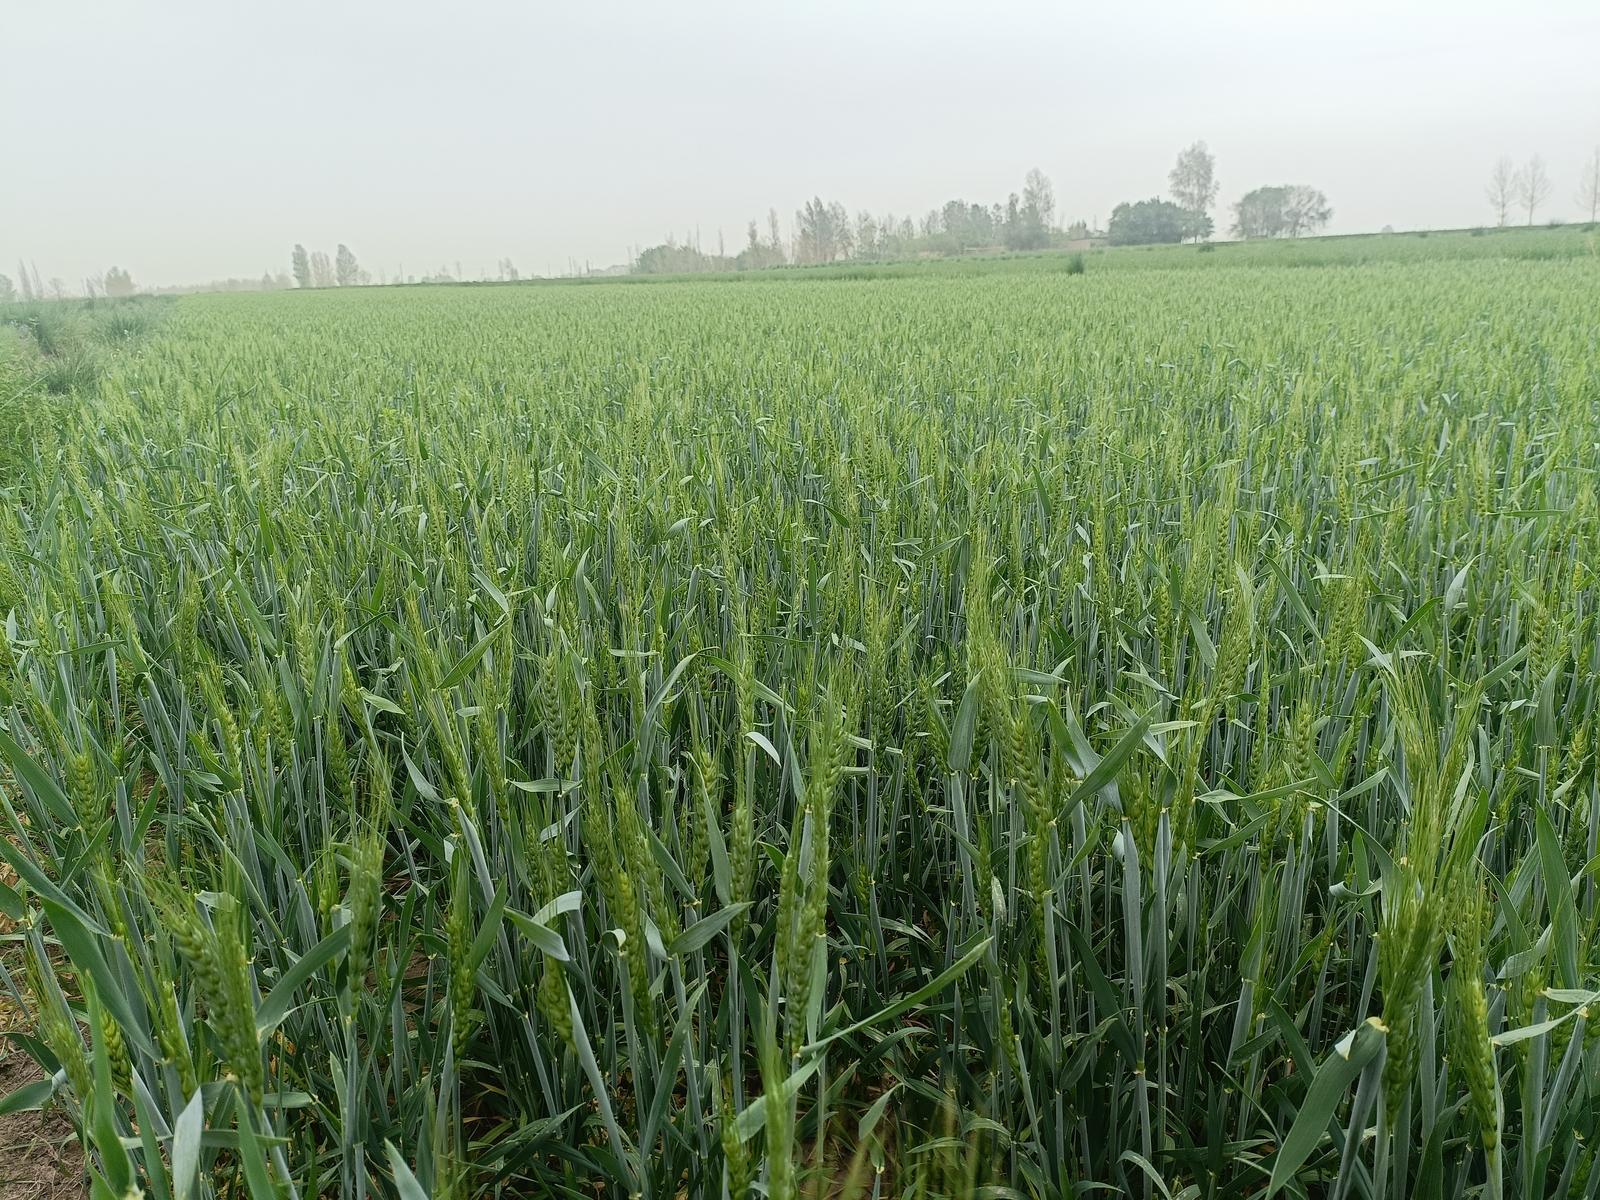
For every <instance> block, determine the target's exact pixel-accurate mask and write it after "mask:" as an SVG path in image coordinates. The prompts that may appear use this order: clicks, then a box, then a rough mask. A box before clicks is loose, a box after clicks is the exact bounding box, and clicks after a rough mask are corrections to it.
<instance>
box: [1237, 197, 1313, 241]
mask: <svg viewBox="0 0 1600 1200" xmlns="http://www.w3.org/2000/svg"><path fill="white" fill-rule="evenodd" d="M1332 217H1333V209H1332V207H1330V206H1329V204H1328V198H1327V197H1326V196H1324V195H1323V194H1322V193H1321V192H1320V191H1318V190H1317V189H1316V188H1313V187H1306V186H1305V185H1304V184H1292V185H1291V184H1283V185H1280V186H1277V187H1258V188H1256V189H1255V190H1254V191H1252V192H1247V193H1245V195H1243V196H1242V197H1240V199H1239V201H1238V203H1236V204H1235V205H1234V206H1233V232H1234V233H1235V234H1237V235H1238V236H1239V237H1243V238H1263V237H1299V236H1300V235H1301V234H1302V233H1312V232H1314V231H1316V230H1318V229H1321V228H1322V227H1323V226H1324V225H1326V224H1327V223H1328V222H1329V220H1331V219H1332Z"/></svg>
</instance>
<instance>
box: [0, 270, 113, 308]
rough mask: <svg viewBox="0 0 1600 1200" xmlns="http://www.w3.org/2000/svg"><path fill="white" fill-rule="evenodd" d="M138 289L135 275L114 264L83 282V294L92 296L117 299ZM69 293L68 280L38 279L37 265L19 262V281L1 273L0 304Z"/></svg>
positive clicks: (63, 295)
mask: <svg viewBox="0 0 1600 1200" xmlns="http://www.w3.org/2000/svg"><path fill="white" fill-rule="evenodd" d="M138 290H139V289H138V288H136V287H135V286H134V283H133V276H132V275H130V274H129V273H128V272H127V271H125V270H123V269H122V268H121V267H112V268H110V269H109V270H108V271H106V272H105V273H104V274H102V275H91V276H89V277H87V278H86V279H84V281H83V294H84V295H85V296H87V297H89V298H91V299H93V298H94V297H95V296H110V297H112V298H113V299H118V298H121V297H123V296H131V295H133V294H134V293H135V292H136V291H138ZM70 294H71V292H70V289H69V288H68V286H67V282H66V280H64V279H59V278H52V279H50V280H49V281H48V282H46V281H45V280H42V279H40V278H39V268H38V267H37V266H34V265H32V264H29V263H25V262H22V261H20V260H19V261H18V263H17V281H16V282H12V279H11V277H10V276H9V275H0V304H12V303H15V302H16V301H18V300H21V301H23V302H24V303H29V302H31V301H34V300H65V299H66V298H67V296H68V295H70Z"/></svg>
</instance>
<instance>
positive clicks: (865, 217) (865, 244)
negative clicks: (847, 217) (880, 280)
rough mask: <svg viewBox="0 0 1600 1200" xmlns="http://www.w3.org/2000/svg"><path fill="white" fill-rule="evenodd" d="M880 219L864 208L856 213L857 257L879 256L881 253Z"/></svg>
mask: <svg viewBox="0 0 1600 1200" xmlns="http://www.w3.org/2000/svg"><path fill="white" fill-rule="evenodd" d="M878 232H879V231H878V220H877V218H876V217H874V216H873V215H872V214H871V213H869V212H867V211H866V210H865V209H863V210H862V211H861V212H858V213H857V214H856V228H855V255H856V257H857V258H877V257H878V253H879V245H878V241H879V237H878Z"/></svg>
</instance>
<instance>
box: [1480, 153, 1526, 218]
mask: <svg viewBox="0 0 1600 1200" xmlns="http://www.w3.org/2000/svg"><path fill="white" fill-rule="evenodd" d="M1518 187H1519V184H1518V173H1517V169H1516V167H1514V166H1512V165H1511V159H1510V158H1508V157H1507V156H1506V155H1504V154H1502V155H1501V156H1500V157H1499V158H1498V159H1497V160H1496V161H1495V164H1494V170H1493V172H1491V173H1490V175H1489V186H1488V187H1486V188H1484V189H1483V194H1484V195H1485V196H1487V197H1488V198H1489V207H1490V208H1492V209H1494V217H1495V223H1496V224H1497V225H1504V224H1505V223H1506V221H1507V220H1509V219H1510V216H1511V206H1512V205H1514V204H1515V203H1516V202H1517V191H1518Z"/></svg>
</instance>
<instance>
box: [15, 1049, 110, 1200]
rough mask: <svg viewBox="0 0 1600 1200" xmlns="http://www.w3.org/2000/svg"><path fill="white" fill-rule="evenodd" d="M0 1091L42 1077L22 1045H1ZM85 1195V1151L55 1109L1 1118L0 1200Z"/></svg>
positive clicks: (62, 1198) (45, 1199) (58, 1199)
mask: <svg viewBox="0 0 1600 1200" xmlns="http://www.w3.org/2000/svg"><path fill="white" fill-rule="evenodd" d="M0 1056H3V1057H0V1096H9V1095H10V1094H11V1093H12V1092H14V1091H16V1090H17V1089H18V1088H19V1087H26V1086H27V1085H28V1084H30V1083H32V1082H33V1081H34V1080H36V1079H39V1078H42V1072H41V1071H40V1070H39V1066H38V1064H37V1063H35V1062H34V1061H33V1060H32V1059H31V1058H29V1057H28V1056H27V1055H26V1054H24V1053H22V1051H20V1050H16V1049H13V1048H10V1047H0ZM88 1194H89V1189H88V1188H87V1187H85V1186H84V1177H83V1154H82V1152H81V1151H80V1149H79V1147H78V1140H77V1138H76V1137H75V1136H74V1135H73V1132H72V1125H71V1123H70V1122H68V1120H67V1118H66V1116H65V1115H64V1114H63V1113H62V1112H61V1111H60V1110H58V1109H53V1108H51V1109H46V1110H45V1111H43V1112H21V1113H12V1114H11V1115H10V1116H5V1117H0V1200H66V1198H67V1197H79V1196H86V1195H88Z"/></svg>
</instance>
